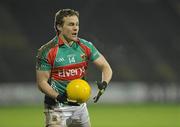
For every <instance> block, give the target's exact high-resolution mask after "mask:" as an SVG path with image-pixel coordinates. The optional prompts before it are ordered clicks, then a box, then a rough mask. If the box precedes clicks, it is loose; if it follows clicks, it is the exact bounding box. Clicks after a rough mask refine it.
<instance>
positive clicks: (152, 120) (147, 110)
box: [0, 104, 180, 127]
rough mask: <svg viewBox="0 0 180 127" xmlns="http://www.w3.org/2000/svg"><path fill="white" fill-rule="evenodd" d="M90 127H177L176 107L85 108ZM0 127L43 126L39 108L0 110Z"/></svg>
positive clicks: (178, 107)
mask: <svg viewBox="0 0 180 127" xmlns="http://www.w3.org/2000/svg"><path fill="white" fill-rule="evenodd" d="M88 109H89V113H90V118H91V123H92V127H180V105H175V104H166V105H165V104H164V105H163V104H146V105H99V104H91V105H88ZM0 127H44V114H43V106H6V107H2V106H1V107H0Z"/></svg>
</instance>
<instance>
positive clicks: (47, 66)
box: [36, 9, 112, 127]
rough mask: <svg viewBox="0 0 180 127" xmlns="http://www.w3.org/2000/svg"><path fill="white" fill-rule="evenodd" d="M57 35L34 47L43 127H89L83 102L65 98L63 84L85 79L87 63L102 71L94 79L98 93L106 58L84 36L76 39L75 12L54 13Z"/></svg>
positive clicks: (107, 72)
mask: <svg viewBox="0 0 180 127" xmlns="http://www.w3.org/2000/svg"><path fill="white" fill-rule="evenodd" d="M54 27H55V30H56V32H57V36H55V37H54V38H53V39H52V40H51V41H49V42H48V43H46V44H45V45H43V46H42V47H41V48H40V49H39V50H38V55H37V64H36V77H37V84H38V88H39V89H40V90H41V91H42V92H43V93H44V94H45V101H44V102H45V115H46V127H66V126H68V127H90V126H91V125H90V120H89V114H88V110H87V107H86V103H83V104H79V103H77V102H76V101H69V100H68V98H67V94H66V86H67V84H68V83H69V82H70V81H71V80H73V79H78V78H81V79H85V75H86V69H87V67H88V62H89V61H92V62H93V63H94V64H95V65H96V66H97V67H99V68H100V70H101V71H102V81H101V82H97V85H98V88H99V91H100V92H99V94H98V95H97V96H96V97H95V98H94V99H95V102H97V101H98V99H99V97H100V96H101V94H102V93H103V91H104V90H105V89H106V87H107V85H108V83H109V82H110V80H111V77H112V70H111V67H110V65H109V64H108V62H107V61H106V59H105V58H104V57H103V55H102V54H101V53H99V51H98V50H97V49H96V48H95V47H94V45H93V44H92V43H90V42H88V41H86V40H84V39H81V38H78V32H79V13H78V12H77V11H74V10H72V9H62V10H60V11H58V12H57V13H56V15H55V24H54Z"/></svg>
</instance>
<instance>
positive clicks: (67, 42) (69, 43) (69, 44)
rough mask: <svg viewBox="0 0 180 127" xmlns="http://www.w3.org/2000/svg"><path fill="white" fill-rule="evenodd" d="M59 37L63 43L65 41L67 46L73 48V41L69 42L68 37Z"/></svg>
mask: <svg viewBox="0 0 180 127" xmlns="http://www.w3.org/2000/svg"><path fill="white" fill-rule="evenodd" d="M59 37H60V38H61V39H62V41H63V42H64V43H65V44H66V45H68V46H71V45H72V43H73V41H72V40H68V39H67V38H66V36H64V35H59Z"/></svg>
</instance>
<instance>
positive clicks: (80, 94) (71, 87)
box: [66, 79, 91, 103]
mask: <svg viewBox="0 0 180 127" xmlns="http://www.w3.org/2000/svg"><path fill="white" fill-rule="evenodd" d="M66 90H67V97H68V99H69V100H72V101H77V102H78V103H84V102H87V101H88V99H89V98H90V96H91V87H90V85H89V84H88V82H87V81H85V80H82V79H75V80H72V81H70V82H69V83H68V85H67V88H66Z"/></svg>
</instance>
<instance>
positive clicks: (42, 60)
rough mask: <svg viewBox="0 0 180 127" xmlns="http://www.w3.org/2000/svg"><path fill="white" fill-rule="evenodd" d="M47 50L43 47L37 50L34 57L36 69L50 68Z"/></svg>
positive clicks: (44, 69)
mask: <svg viewBox="0 0 180 127" xmlns="http://www.w3.org/2000/svg"><path fill="white" fill-rule="evenodd" d="M47 54H48V52H47V51H46V50H44V49H43V48H40V49H39V50H38V55H37V57H36V70H42V71H48V70H51V65H50V64H49V62H48V59H47Z"/></svg>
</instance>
